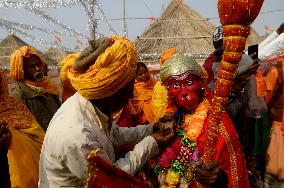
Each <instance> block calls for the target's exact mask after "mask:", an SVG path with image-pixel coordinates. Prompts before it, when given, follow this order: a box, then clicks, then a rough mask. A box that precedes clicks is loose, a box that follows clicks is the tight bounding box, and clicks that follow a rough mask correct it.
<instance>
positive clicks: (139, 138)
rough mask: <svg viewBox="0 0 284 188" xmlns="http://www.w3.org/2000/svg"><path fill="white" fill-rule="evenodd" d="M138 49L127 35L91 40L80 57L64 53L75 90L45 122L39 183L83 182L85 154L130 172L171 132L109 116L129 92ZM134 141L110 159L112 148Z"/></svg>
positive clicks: (65, 73)
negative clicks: (123, 153) (119, 122)
mask: <svg viewBox="0 0 284 188" xmlns="http://www.w3.org/2000/svg"><path fill="white" fill-rule="evenodd" d="M136 62H137V50H136V48H135V46H134V45H133V44H132V43H131V42H130V41H129V40H127V39H125V38H122V37H117V36H113V37H110V38H102V39H98V40H97V41H95V43H94V44H93V45H91V46H90V47H88V49H86V50H85V51H84V52H82V54H81V55H80V56H78V55H77V54H71V55H69V56H68V57H67V58H66V59H65V60H64V61H63V64H64V67H63V69H62V72H61V74H62V76H63V77H64V76H67V77H68V79H70V81H71V83H72V86H73V87H74V88H75V89H76V90H77V93H75V94H74V95H73V96H72V97H70V98H69V99H68V100H67V101H66V102H65V103H63V105H62V106H61V108H60V109H59V110H58V111H57V112H56V114H55V115H54V117H53V119H52V121H51V122H50V124H49V127H48V130H47V132H46V136H45V139H44V143H43V147H42V151H41V159H40V172H39V176H40V180H39V187H40V188H47V187H52V188H54V187H83V186H84V185H85V183H86V181H87V179H88V166H87V165H88V164H87V161H86V155H87V154H89V153H90V152H91V151H94V150H98V152H97V155H99V156H100V157H101V158H103V159H105V160H106V161H109V162H110V163H112V164H114V165H115V166H117V167H118V168H121V169H122V170H124V171H125V172H127V173H129V174H132V175H133V174H134V173H135V172H136V171H137V170H139V169H140V168H141V167H142V166H143V165H144V164H145V162H146V161H147V160H149V159H150V158H151V157H153V156H154V155H156V154H157V153H158V152H159V147H158V146H162V145H164V144H166V143H167V142H168V141H169V140H170V139H171V138H172V137H173V135H174V133H172V132H171V131H170V130H164V131H158V132H154V133H153V126H151V125H143V126H137V127H133V128H119V127H118V126H117V125H116V124H115V123H113V121H112V112H115V111H118V110H119V109H120V108H121V107H123V106H124V105H125V104H126V103H127V101H128V100H129V99H130V98H131V97H132V96H133V86H134V79H135V72H136ZM130 143H132V144H136V145H135V146H134V149H133V150H132V151H130V152H128V153H127V154H126V156H125V158H120V159H119V160H117V161H115V154H114V148H115V147H116V146H121V145H124V144H130Z"/></svg>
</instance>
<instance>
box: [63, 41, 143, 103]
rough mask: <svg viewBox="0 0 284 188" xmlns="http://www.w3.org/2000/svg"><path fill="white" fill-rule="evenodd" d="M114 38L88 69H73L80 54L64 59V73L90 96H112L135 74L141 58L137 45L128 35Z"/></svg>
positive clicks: (85, 95)
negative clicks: (138, 60)
mask: <svg viewBox="0 0 284 188" xmlns="http://www.w3.org/2000/svg"><path fill="white" fill-rule="evenodd" d="M110 39H112V40H113V41H114V43H113V44H112V45H111V46H110V47H108V48H107V49H106V50H105V52H103V53H102V54H100V55H99V57H98V58H97V60H96V61H95V62H94V64H92V65H91V66H90V67H89V68H88V69H87V70H86V71H85V72H78V71H75V70H74V69H73V66H74V63H75V61H76V59H78V57H79V55H78V54H70V55H68V56H67V57H66V58H65V59H64V60H63V61H62V62H61V63H60V64H61V65H63V68H62V70H61V74H60V75H61V77H62V78H63V79H64V78H66V77H67V78H68V79H69V80H70V81H71V84H72V86H73V87H74V88H75V89H76V90H77V91H78V92H79V93H80V94H81V95H82V96H84V97H85V98H87V99H101V98H105V97H108V96H110V95H112V94H114V93H115V92H117V91H118V90H119V89H121V88H122V87H124V86H125V85H126V84H127V83H128V82H129V81H130V80H131V79H133V78H134V74H135V71H136V66H137V59H138V56H137V50H136V47H135V46H134V44H133V43H132V42H131V41H129V40H128V39H126V38H124V37H120V36H111V37H110Z"/></svg>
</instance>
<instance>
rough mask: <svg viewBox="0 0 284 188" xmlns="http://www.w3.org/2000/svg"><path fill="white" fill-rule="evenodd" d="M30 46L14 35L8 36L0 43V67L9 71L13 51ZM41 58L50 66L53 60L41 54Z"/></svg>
mask: <svg viewBox="0 0 284 188" xmlns="http://www.w3.org/2000/svg"><path fill="white" fill-rule="evenodd" d="M27 45H28V46H30V45H29V44H27V43H25V42H24V41H23V40H21V39H20V38H19V37H17V36H16V35H13V34H11V35H8V36H7V37H6V38H4V39H3V40H2V41H1V42H0V66H1V67H3V68H4V69H9V65H10V55H11V54H12V53H13V51H15V50H16V49H18V48H20V47H22V46H27ZM40 54H41V56H42V57H43V59H44V61H45V63H47V64H52V63H54V60H53V59H51V58H49V57H48V56H46V55H44V54H43V53H41V52H40Z"/></svg>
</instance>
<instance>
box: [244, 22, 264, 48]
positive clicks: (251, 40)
mask: <svg viewBox="0 0 284 188" xmlns="http://www.w3.org/2000/svg"><path fill="white" fill-rule="evenodd" d="M264 39H265V36H259V34H258V33H257V32H256V31H255V30H254V29H253V28H252V27H251V28H250V35H249V36H248V38H247V43H246V46H247V47H248V46H251V45H254V44H259V43H261V42H262V41H263V40H264Z"/></svg>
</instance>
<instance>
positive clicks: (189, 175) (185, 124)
mask: <svg viewBox="0 0 284 188" xmlns="http://www.w3.org/2000/svg"><path fill="white" fill-rule="evenodd" d="M208 110H209V102H208V101H207V100H206V99H205V100H204V101H203V102H202V103H200V104H199V105H198V106H197V107H196V109H195V111H194V113H193V114H186V115H185V116H184V118H183V120H182V121H181V122H180V124H181V126H180V129H179V130H178V132H177V137H176V138H175V139H174V140H173V142H172V143H171V144H170V145H169V147H167V148H166V149H165V151H164V152H163V153H162V154H161V156H160V157H159V158H158V161H157V164H156V165H155V167H154V170H155V173H156V174H157V175H158V177H159V182H160V185H161V188H166V187H173V188H174V187H188V185H189V184H190V183H191V181H192V179H193V178H194V173H193V169H192V168H191V167H192V166H194V165H193V163H194V162H196V161H197V160H198V153H199V151H198V147H197V139H198V137H199V136H200V134H201V133H202V130H203V125H204V122H205V119H206V117H207V113H208Z"/></svg>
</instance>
